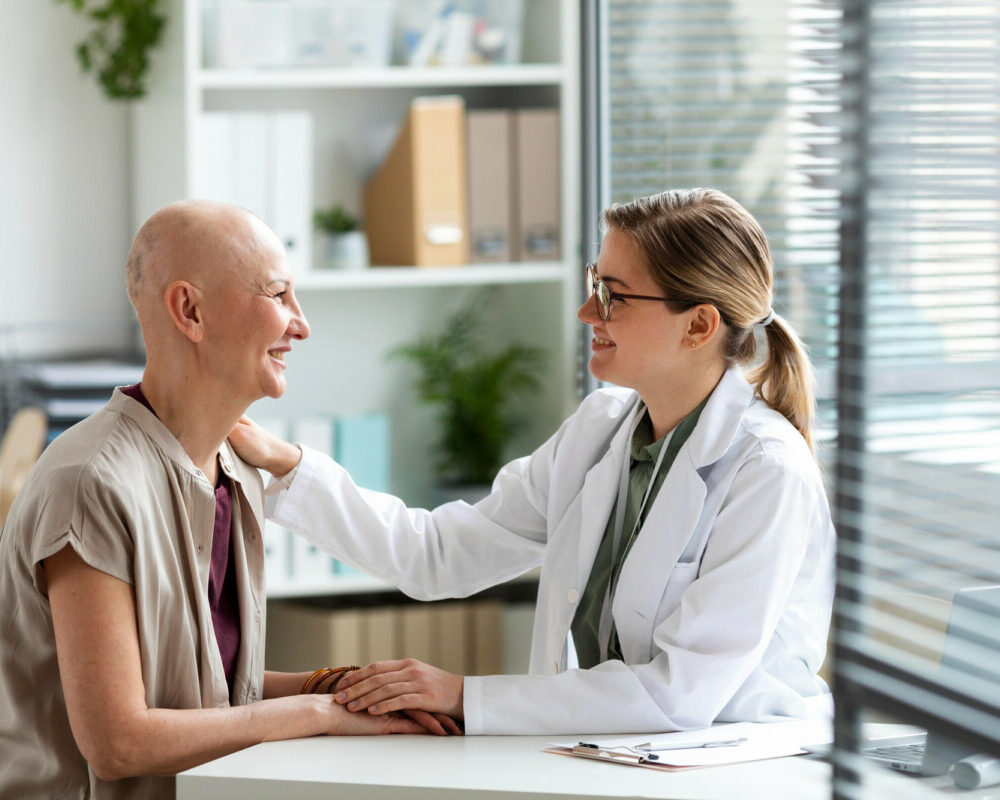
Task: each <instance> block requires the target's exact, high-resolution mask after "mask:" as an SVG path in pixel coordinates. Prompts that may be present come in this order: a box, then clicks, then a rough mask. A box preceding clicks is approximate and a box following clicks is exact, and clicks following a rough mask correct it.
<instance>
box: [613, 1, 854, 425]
mask: <svg viewBox="0 0 1000 800" xmlns="http://www.w3.org/2000/svg"><path fill="white" fill-rule="evenodd" d="M606 6H607V8H606V19H607V31H606V35H607V43H606V52H607V57H606V59H605V63H604V68H605V72H606V76H605V85H606V86H607V92H606V97H605V103H606V109H605V113H606V128H605V130H606V136H607V141H608V144H607V148H608V150H607V161H608V163H609V165H610V169H609V181H608V184H609V185H608V186H606V187H604V188H605V192H604V201H605V204H607V203H610V202H624V201H628V200H631V199H633V198H635V197H640V196H643V195H647V194H653V193H655V192H659V191H662V190H663V189H665V188H679V187H688V186H711V187H714V188H717V189H721V190H722V191H724V192H726V193H727V194H730V195H731V196H732V197H734V198H736V199H737V200H738V201H739V202H741V203H742V204H743V205H744V206H746V207H747V209H749V211H750V212H751V213H752V214H753V215H754V216H755V217H756V218H757V219H758V220H759V221H760V223H761V225H762V226H763V227H764V230H765V231H766V232H767V235H768V240H769V242H770V245H771V248H772V252H773V255H774V262H775V295H776V301H775V308H776V309H777V310H778V312H779V313H781V314H783V315H784V316H785V317H787V318H788V319H790V320H791V321H792V323H793V324H794V325H795V326H796V327H797V329H798V330H799V331H800V333H802V334H803V337H804V338H805V340H806V341H807V343H808V345H809V346H810V348H811V353H812V357H813V361H814V364H815V365H816V368H817V373H818V378H819V389H820V395H821V397H823V398H825V399H826V400H827V401H829V400H830V398H831V396H832V386H833V370H834V366H833V365H834V363H835V359H836V322H837V274H838V249H837V235H838V227H839V216H838V215H839V210H840V204H839V187H838V186H837V183H836V180H835V177H836V175H837V174H838V173H839V170H838V161H839V156H838V153H837V148H836V146H835V142H836V139H835V137H836V127H835V125H836V123H837V120H838V118H839V115H840V103H841V99H840V97H839V95H838V93H837V87H838V75H839V63H838V59H837V53H838V52H839V50H838V47H839V45H838V42H837V36H838V28H837V20H838V15H837V14H836V12H835V11H831V9H829V8H827V7H826V5H825V4H824V3H821V2H802V1H801V0H789V1H788V2H774V1H773V0H771V1H770V2H729V1H728V0H703V1H701V0H699V1H697V2H692V0H607V3H606ZM820 418H821V421H822V423H823V430H822V431H821V432H820V438H821V439H826V440H828V441H829V440H830V439H831V437H832V430H833V418H832V403H830V402H826V403H823V404H821V408H820Z"/></svg>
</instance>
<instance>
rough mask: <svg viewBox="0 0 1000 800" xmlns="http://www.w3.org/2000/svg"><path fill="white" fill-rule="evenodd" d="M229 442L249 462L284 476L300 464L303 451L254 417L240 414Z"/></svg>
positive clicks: (277, 476)
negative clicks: (256, 420)
mask: <svg viewBox="0 0 1000 800" xmlns="http://www.w3.org/2000/svg"><path fill="white" fill-rule="evenodd" d="M228 438H229V443H230V444H231V445H232V446H233V449H235V450H236V454H237V455H238V456H239V457H240V458H242V459H243V460H244V461H246V462H247V463H248V464H250V465H252V466H254V467H259V468H260V469H264V470H267V471H268V472H270V473H271V474H272V475H274V476H275V477H276V478H279V477H281V476H282V475H284V474H285V473H287V472H291V470H292V469H293V468H294V467H295V466H296V465H297V464H298V463H299V460H300V459H301V458H302V451H301V450H300V449H299V448H298V446H297V445H294V444H290V443H289V442H286V441H285V440H284V439H282V438H281V437H279V436H275V435H274V434H273V433H271V432H270V431H268V430H266V429H265V428H262V427H261V426H260V425H258V424H257V423H256V422H254V421H253V420H252V419H250V417H240V419H239V421H238V422H237V423H236V427H235V428H233V429H232V431H230V433H229V437H228Z"/></svg>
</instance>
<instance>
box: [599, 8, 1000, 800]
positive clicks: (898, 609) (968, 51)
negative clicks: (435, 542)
mask: <svg viewBox="0 0 1000 800" xmlns="http://www.w3.org/2000/svg"><path fill="white" fill-rule="evenodd" d="M588 6H589V9H588V13H589V15H590V16H589V20H590V21H591V26H590V42H589V44H590V52H592V53H593V54H594V55H595V60H594V61H593V62H592V63H590V64H589V65H587V66H588V67H589V70H588V69H587V68H585V79H588V80H585V85H589V86H590V88H591V97H590V101H589V103H588V102H585V108H589V109H590V111H591V113H592V114H593V116H594V122H595V125H596V129H597V130H598V131H599V132H600V135H599V136H597V137H596V142H595V143H594V144H593V146H592V147H591V148H590V157H589V158H590V161H591V163H592V165H593V174H594V175H595V176H596V179H595V181H594V184H593V189H592V192H591V197H592V198H593V200H592V202H591V204H590V205H591V207H592V208H591V209H590V210H589V211H588V210H585V222H586V223H587V225H588V226H589V228H588V227H585V228H584V230H585V231H590V232H591V235H590V236H585V241H586V240H588V239H593V240H594V241H596V240H597V233H596V231H595V230H594V219H595V218H596V213H595V212H594V211H593V209H594V208H597V209H599V208H600V207H603V206H604V205H607V204H608V203H609V202H612V201H620V200H628V199H631V198H633V197H637V196H641V195H644V194H650V193H653V192H656V191H659V190H661V189H663V188H666V187H668V186H694V185H709V186H714V187H716V188H719V189H722V190H723V191H725V192H727V193H728V194H731V195H732V196H733V197H735V198H736V199H738V200H739V201H740V202H741V203H743V204H744V205H745V206H746V207H747V208H748V209H749V210H750V211H751V212H752V213H753V214H754V215H755V216H756V217H757V219H758V220H760V222H761V224H762V225H763V226H764V229H765V230H766V231H767V233H768V236H769V239H770V242H771V245H772V251H773V254H774V261H775V274H776V303H775V307H776V309H777V310H778V311H779V313H781V314H783V315H784V316H785V317H787V318H788V319H789V320H791V322H792V323H793V324H794V325H795V326H796V328H797V329H798V330H799V332H800V333H801V334H802V335H803V338H804V339H805V341H806V343H807V344H808V345H809V347H810V349H811V354H812V357H813V361H814V363H815V365H816V367H817V375H818V389H819V400H820V407H819V421H820V431H819V434H820V436H819V438H820V453H821V460H822V462H823V465H824V469H825V472H826V475H827V476H828V485H829V490H830V496H831V501H832V503H833V505H834V509H835V516H836V523H837V528H838V532H839V534H840V551H839V557H838V560H839V563H838V605H837V611H836V614H835V623H836V628H837V655H838V659H837V662H836V665H835V669H836V688H837V690H838V698H837V700H838V736H839V742H838V744H839V745H841V747H842V749H843V750H844V753H843V754H842V756H841V758H840V761H839V762H838V763H839V764H840V766H839V768H838V778H839V781H840V782H839V785H838V787H837V790H836V791H837V792H838V794H840V795H841V796H865V795H864V788H863V786H864V772H865V769H864V768H863V767H862V766H860V765H859V763H858V762H857V761H856V760H853V759H851V758H850V753H849V752H847V751H848V750H850V748H851V747H852V746H853V738H854V737H856V735H857V730H858V729H857V727H856V723H857V722H858V720H859V719H861V718H862V715H861V713H860V712H861V711H862V710H863V709H875V710H878V711H880V712H891V713H892V714H893V715H895V716H896V717H898V718H900V719H903V720H906V721H913V722H914V723H916V724H920V725H922V726H925V727H934V728H941V729H944V730H947V731H949V732H950V733H951V734H953V735H955V736H964V737H967V738H971V739H972V740H973V741H974V742H975V746H976V747H977V748H981V749H982V750H983V751H991V752H998V751H1000V666H997V667H995V669H993V670H992V671H987V672H986V673H981V672H980V673H976V672H975V670H974V669H972V668H971V666H970V667H969V669H968V670H965V672H963V671H962V670H961V669H960V670H959V673H951V674H948V673H945V672H941V671H939V665H938V661H939V658H940V648H941V642H942V640H943V635H944V634H943V630H944V627H945V625H946V623H947V619H948V613H949V604H950V602H951V598H952V596H953V594H954V592H955V591H956V590H957V589H959V588H963V587H971V586H981V585H986V584H1000V7H998V6H997V4H996V3H995V2H985V1H983V2H973V0H967V1H965V2H963V1H962V0H953V1H952V2H942V0H936V2H931V1H930V0H908V1H907V2H905V3H903V2H899V0H840V1H839V2H835V1H834V0H593V2H591V3H589V4H588ZM585 52H587V48H585ZM584 152H585V153H587V152H588V150H587V149H586V148H585V150H584ZM588 213H589V214H590V216H589V218H587V214H588ZM996 624H997V627H998V629H1000V621H997V623H996ZM987 654H988V653H987ZM987 662H988V663H992V664H995V665H1000V653H995V654H994V656H993V660H992V661H991V662H990V661H988V660H987ZM991 686H992V691H990V690H989V689H990V687H991ZM855 783H857V784H858V785H859V786H860V787H861V788H858V787H857V786H855V785H854V784H855Z"/></svg>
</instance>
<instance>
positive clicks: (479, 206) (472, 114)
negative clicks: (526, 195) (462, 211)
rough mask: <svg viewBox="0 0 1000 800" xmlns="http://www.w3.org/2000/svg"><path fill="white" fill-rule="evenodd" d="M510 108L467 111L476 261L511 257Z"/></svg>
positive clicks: (471, 234)
mask: <svg viewBox="0 0 1000 800" xmlns="http://www.w3.org/2000/svg"><path fill="white" fill-rule="evenodd" d="M513 124H514V115H513V113H512V112H510V111H509V110H505V109H501V110H473V111H469V112H468V113H467V114H466V144H467V149H468V154H469V164H468V175H469V249H470V254H469V257H470V260H471V261H472V262H474V263H482V262H498V261H500V262H503V261H510V260H511V257H510V256H511V242H510V235H511V225H512V219H511V216H512V201H513V196H512V193H511V184H512V179H513V175H512V174H511V168H512V161H513V159H512V153H511V145H512V138H513V137H512V127H513Z"/></svg>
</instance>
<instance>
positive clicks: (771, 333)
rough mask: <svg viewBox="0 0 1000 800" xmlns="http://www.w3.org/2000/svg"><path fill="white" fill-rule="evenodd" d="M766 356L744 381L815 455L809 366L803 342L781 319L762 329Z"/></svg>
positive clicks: (813, 397) (812, 380) (813, 398)
mask: <svg viewBox="0 0 1000 800" xmlns="http://www.w3.org/2000/svg"><path fill="white" fill-rule="evenodd" d="M764 336H765V339H766V341H767V355H766V356H765V358H764V362H763V363H762V364H760V365H759V366H757V367H755V368H754V369H752V370H750V372H749V373H748V374H747V378H748V379H749V380H750V382H751V383H752V384H754V386H755V387H756V390H757V394H758V395H760V397H761V398H762V399H763V400H764V402H766V403H767V404H768V405H769V406H771V408H773V409H774V410H775V411H778V412H780V413H781V414H782V415H784V417H785V418H786V419H787V420H788V421H789V422H791V423H792V425H794V426H795V428H796V430H798V432H799V433H801V434H802V437H803V438H804V439H805V440H806V443H807V444H808V445H809V449H810V450H812V451H813V453H815V452H816V445H815V442H814V441H813V435H812V434H813V425H814V424H815V418H816V390H815V377H814V375H813V369H812V364H811V363H810V361H809V356H808V354H807V353H806V347H805V345H804V344H802V341H801V340H800V339H799V337H798V336H797V335H796V333H795V331H794V330H792V328H791V326H790V325H788V324H787V323H786V322H785V321H784V320H783V319H782V318H781V317H779V316H778V315H777V314H775V315H774V319H772V320H771V322H770V323H769V324H768V325H766V326H764Z"/></svg>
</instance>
